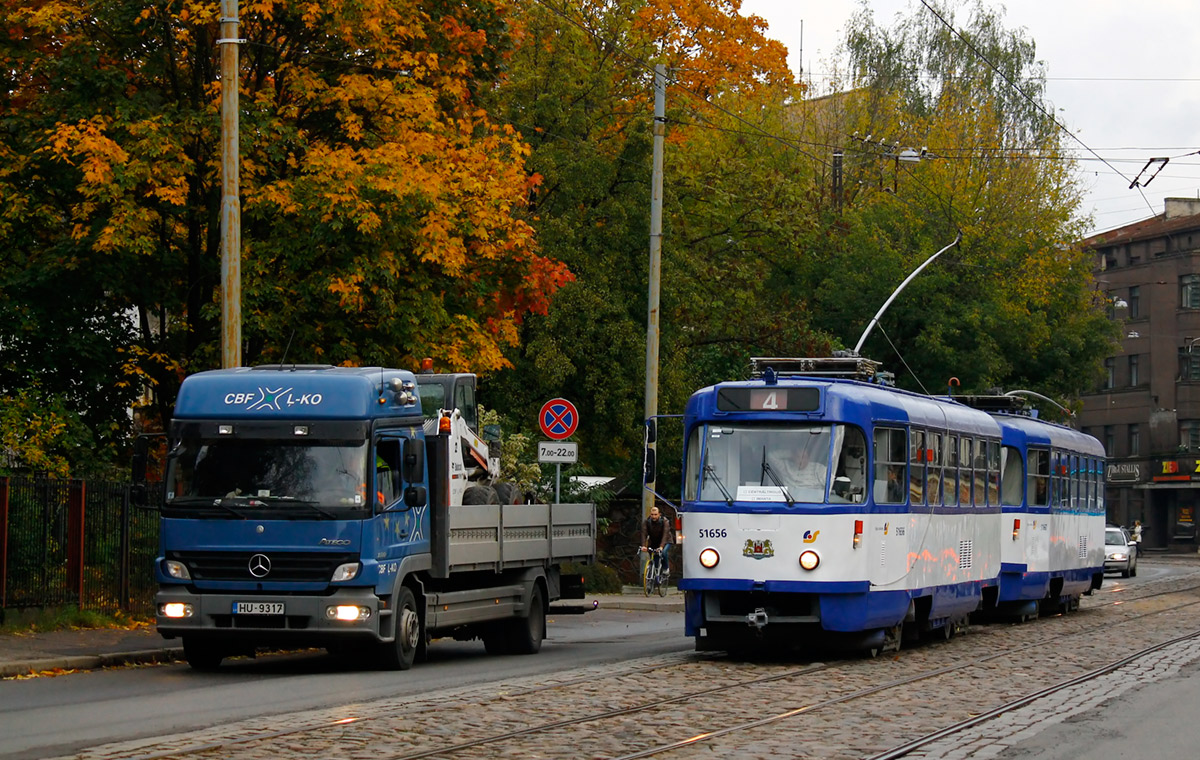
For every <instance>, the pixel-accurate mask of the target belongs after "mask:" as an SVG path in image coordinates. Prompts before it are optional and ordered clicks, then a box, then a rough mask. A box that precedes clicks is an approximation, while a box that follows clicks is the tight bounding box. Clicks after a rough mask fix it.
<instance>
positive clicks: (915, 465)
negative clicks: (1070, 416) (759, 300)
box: [679, 358, 1103, 651]
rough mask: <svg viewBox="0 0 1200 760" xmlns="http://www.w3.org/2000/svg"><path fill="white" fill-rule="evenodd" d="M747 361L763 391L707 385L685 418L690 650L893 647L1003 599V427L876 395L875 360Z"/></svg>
mask: <svg viewBox="0 0 1200 760" xmlns="http://www.w3.org/2000/svg"><path fill="white" fill-rule="evenodd" d="M754 361H755V366H756V375H757V377H756V379H753V380H749V381H744V382H730V383H721V384H718V385H715V386H711V387H708V388H704V389H701V390H700V391H697V392H696V393H695V394H693V395H692V397H691V399H690V400H689V402H688V405H687V409H686V411H685V414H684V430H685V450H684V484H683V498H682V505H681V512H682V514H681V518H682V523H683V533H684V534H685V535H686V536H687V540H686V543H685V544H684V547H685V550H684V552H683V554H684V558H683V576H682V579H681V580H680V582H679V587H680V589H682V590H683V591H684V592H685V599H686V631H687V634H688V635H689V636H693V637H694V638H695V640H696V648H697V649H700V650H719V649H724V650H732V651H747V650H749V649H751V648H756V647H760V646H762V645H763V643H764V642H765V643H766V644H767V645H768V646H778V647H790V646H795V645H802V644H805V643H810V642H822V641H824V642H827V643H833V644H837V645H841V646H850V647H862V648H868V649H888V648H895V647H898V646H899V643H900V639H901V636H902V635H913V634H919V633H922V632H927V631H941V632H944V633H946V634H949V633H951V632H953V631H954V629H955V627H956V626H958V625H959V624H960V623H961V622H962V621H964V620H965V619H966V618H967V616H968V615H970V614H971V613H972V612H974V611H976V610H978V609H980V608H981V607H983V606H984V603H985V601H986V602H988V603H992V604H994V603H995V602H997V601H998V600H999V598H1000V589H999V583H1000V577H1001V572H1002V568H1003V566H1004V563H1005V562H1007V559H1006V557H1007V558H1012V559H1015V557H1009V554H1007V553H1006V550H1007V547H1006V546H1005V544H1004V541H1005V540H1007V541H1009V542H1010V543H1013V538H1012V535H1011V534H1012V525H1011V524H1010V523H1009V522H1006V521H1008V520H1010V518H1009V515H1008V514H1007V513H1005V512H1004V510H1003V505H1002V498H1001V493H1002V484H1003V482H1004V481H1003V479H1002V464H1003V461H1004V459H1005V457H1004V449H1003V440H1004V436H1005V427H1003V426H1002V424H1001V422H1000V421H998V419H997V417H996V416H994V415H991V414H988V413H987V412H985V411H982V410H979V409H976V408H973V407H971V406H967V405H964V404H960V403H958V402H956V401H953V400H947V399H937V398H932V397H929V396H923V395H920V394H916V393H910V392H907V391H902V390H898V389H896V388H892V387H888V386H886V385H883V384H880V383H878V382H876V381H874V380H875V379H876V372H877V368H878V365H877V363H875V362H871V361H869V360H865V359H859V358H851V359H833V360H812V359H787V360H782V359H770V360H766V359H756V360H754ZM759 369H761V370H762V371H761V372H759V371H758V370H759ZM850 378H854V379H850ZM1017 424H1019V423H1013V425H1014V429H1015V427H1016V425H1017ZM1064 430H1065V429H1064ZM1027 435H1028V434H1027ZM1010 436H1016V433H1010ZM1026 445H1029V443H1028V442H1027V444H1026ZM1039 445H1040V444H1039ZM1012 448H1016V446H1012ZM1035 448H1036V447H1035ZM1046 448H1047V449H1048V450H1049V451H1051V452H1052V453H1053V452H1055V451H1066V450H1067V448H1066V447H1063V446H1061V445H1060V446H1059V448H1057V449H1056V448H1055V447H1054V446H1047V447H1046ZM1089 451H1090V450H1089ZM1090 455H1091V456H1094V455H1095V452H1094V451H1092V452H1090ZM1054 461H1058V460H1054ZM1070 461H1071V460H1070V459H1069V458H1068V463H1069V462H1070ZM1051 475H1052V473H1051ZM1060 480H1061V478H1060ZM1034 482H1035V484H1036V481H1034ZM1047 486H1049V487H1051V488H1054V487H1055V481H1054V480H1053V477H1051V479H1050V480H1048V481H1047ZM1059 487H1060V490H1061V488H1063V487H1064V486H1062V485H1061V484H1059ZM1067 511H1068V510H1066V509H1064V510H1063V511H1062V514H1063V515H1065V514H1066V513H1067ZM1014 514H1015V513H1014ZM1021 514H1022V515H1024V514H1025V513H1021ZM1052 514H1053V513H1052ZM1020 519H1029V518H1020ZM1022 524H1023V525H1024V524H1025V523H1024V522H1023V523H1022ZM1068 527H1069V526H1068V525H1065V524H1064V525H1063V530H1066V529H1067V528H1068ZM1102 530H1103V526H1102V525H1101V536H1102ZM1047 534H1048V535H1049V536H1051V537H1053V536H1055V535H1058V534H1057V533H1053V532H1051V531H1050V530H1048V531H1047ZM1025 535H1026V536H1027V537H1029V532H1027V533H1025ZM1081 535H1082V534H1081ZM1088 536H1089V541H1091V540H1092V539H1091V537H1090V534H1088ZM1029 540H1030V541H1032V539H1029ZM1018 543H1020V542H1018ZM1088 546H1089V553H1088V555H1087V562H1094V561H1095V559H1094V558H1093V557H1092V555H1091V553H1090V548H1091V543H1089V545H1088ZM1062 550H1063V551H1064V552H1067V553H1069V551H1068V548H1067V547H1066V546H1064V547H1062ZM1056 551H1058V550H1057V549H1051V550H1050V553H1051V554H1052V555H1053V556H1055V557H1059V555H1058V554H1055V552H1056ZM1064 556H1065V555H1064ZM1098 556H1099V561H1098V563H1097V565H1094V566H1093V567H1095V566H1102V565H1103V550H1102V547H1100V554H1099V555H1098ZM1010 564H1011V565H1012V569H1013V572H1014V573H1016V572H1017V566H1018V565H1020V564H1021V563H1019V562H1015V561H1014V562H1012V563H1010ZM1025 564H1026V570H1025V571H1022V573H1024V572H1027V571H1028V570H1029V563H1028V562H1026V563H1025ZM1047 567H1048V568H1049V565H1048V566H1047ZM1033 569H1034V571H1035V572H1036V571H1038V570H1039V569H1040V568H1038V567H1036V566H1035V567H1034V568H1033ZM1055 577H1061V578H1062V579H1063V586H1062V588H1061V589H1060V591H1061V592H1062V593H1063V594H1068V595H1069V594H1071V593H1077V591H1076V589H1077V586H1076V585H1075V583H1076V580H1077V579H1076V578H1075V576H1074V575H1071V578H1072V580H1071V584H1072V585H1070V586H1067V585H1066V584H1067V580H1066V579H1067V575H1066V574H1065V573H1064V574H1061V575H1059V576H1055ZM1091 582H1092V578H1091V576H1090V575H1088V577H1087V583H1088V584H1090V583H1091ZM1025 593H1032V584H1029V585H1028V586H1027V587H1026V591H1025Z"/></svg>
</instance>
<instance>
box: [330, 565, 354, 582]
mask: <svg viewBox="0 0 1200 760" xmlns="http://www.w3.org/2000/svg"><path fill="white" fill-rule="evenodd" d="M359 567H361V565H359V564H358V563H357V562H347V563H346V564H344V565H338V566H337V569H336V570H334V571H333V578H332V579H331V581H332V582H333V583H337V582H338V581H352V580H354V579H355V578H357V577H358V568H359Z"/></svg>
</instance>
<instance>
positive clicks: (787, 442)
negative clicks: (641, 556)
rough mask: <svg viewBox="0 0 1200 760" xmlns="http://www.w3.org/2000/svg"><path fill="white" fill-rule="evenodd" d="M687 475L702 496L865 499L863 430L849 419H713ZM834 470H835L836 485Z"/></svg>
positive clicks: (793, 500)
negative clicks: (847, 422)
mask: <svg viewBox="0 0 1200 760" xmlns="http://www.w3.org/2000/svg"><path fill="white" fill-rule="evenodd" d="M696 444H698V445H701V446H703V454H702V455H698V454H699V452H689V454H688V457H687V461H688V472H687V474H686V476H685V477H687V478H689V479H691V478H698V480H699V498H700V499H701V500H703V501H725V502H728V501H729V498H730V497H732V498H733V499H735V500H737V501H743V502H744V501H767V502H785V503H787V504H788V505H789V506H790V505H792V504H794V503H796V502H803V503H810V504H811V503H817V504H820V503H825V502H837V503H847V502H854V501H859V500H861V498H862V496H861V494H862V492H863V481H864V478H863V473H864V472H865V450H866V447H865V445H864V439H863V436H862V432H861V431H860V430H858V429H857V428H853V427H849V426H845V425H829V424H803V425H778V424H772V425H765V424H758V425H709V426H708V427H706V428H704V430H703V433H702V436H701V438H699V439H698V440H696V441H694V442H693V445H696ZM830 472H832V473H833V475H834V477H833V478H832V491H831V488H830V486H831V478H830Z"/></svg>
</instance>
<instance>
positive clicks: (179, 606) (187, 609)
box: [158, 602, 192, 618]
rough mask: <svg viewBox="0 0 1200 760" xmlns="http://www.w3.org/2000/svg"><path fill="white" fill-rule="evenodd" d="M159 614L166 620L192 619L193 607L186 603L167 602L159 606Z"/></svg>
mask: <svg viewBox="0 0 1200 760" xmlns="http://www.w3.org/2000/svg"><path fill="white" fill-rule="evenodd" d="M158 614H159V615H162V616H163V617H165V618H190V617H191V616H192V605H190V604H188V603H186V602H167V603H166V604H160V605H158Z"/></svg>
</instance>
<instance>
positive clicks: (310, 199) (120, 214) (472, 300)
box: [0, 0, 571, 435]
mask: <svg viewBox="0 0 1200 760" xmlns="http://www.w3.org/2000/svg"><path fill="white" fill-rule="evenodd" d="M0 7H3V9H4V10H3V13H4V21H5V25H4V29H5V31H4V33H3V34H2V35H0V71H3V72H4V73H3V75H2V76H4V77H5V82H4V85H5V86H4V87H3V89H2V90H0V197H3V198H4V201H5V202H4V204H3V207H2V208H0V243H2V245H0V272H2V273H3V274H0V391H4V390H10V391H11V390H14V389H20V388H23V387H28V386H29V384H30V376H31V375H37V376H38V377H40V378H41V380H42V382H43V383H44V387H45V390H46V391H47V392H50V393H65V394H66V397H67V398H68V399H72V400H73V401H74V402H75V405H74V406H73V408H74V409H75V412H76V413H77V414H79V415H80V416H81V418H82V419H85V420H86V421H87V422H88V424H89V426H90V427H91V428H92V429H93V430H96V431H98V432H99V433H100V434H102V435H111V434H112V432H113V431H112V430H110V429H109V428H111V427H112V426H114V425H115V426H117V427H118V428H119V427H123V422H124V421H125V420H126V409H127V408H128V405H129V404H130V403H131V402H133V401H134V400H135V399H136V398H137V397H138V395H139V393H140V392H141V390H142V388H143V387H149V388H150V389H151V390H152V391H153V399H154V401H155V404H156V406H155V409H154V413H155V414H154V416H155V417H157V418H158V419H159V420H164V419H165V418H166V417H167V416H168V415H169V410H170V406H171V403H172V401H173V398H174V391H175V388H176V387H177V384H178V382H179V380H180V378H181V377H182V375H183V374H184V373H187V372H192V371H196V370H200V369H206V368H210V367H212V366H214V365H215V364H216V363H217V356H218V345H217V325H216V321H217V319H218V313H219V311H218V309H217V296H218V290H217V289H218V286H219V263H220V256H219V252H218V243H219V227H218V211H219V203H220V197H219V193H220V183H219V167H220V154H219V137H220V135H219V113H218V104H219V97H220V88H221V86H222V83H221V82H220V81H218V78H217V76H216V60H217V55H218V54H217V51H216V46H215V44H214V42H215V40H216V38H217V37H218V36H219V35H218V31H219V29H218V24H219V10H220V9H219V4H218V3H217V2H188V3H182V4H181V3H168V2H161V1H155V0H106V1H103V2H99V3H85V2H82V1H81V0H43V1H41V2H35V3H27V2H16V1H15V0H5V2H4V3H3V5H2V6H0ZM242 11H243V15H242V19H241V20H242V27H241V34H242V36H243V37H245V38H246V40H247V43H246V44H245V45H244V46H243V47H242V52H241V61H242V67H241V71H240V77H239V82H238V85H239V87H240V90H241V102H242V114H241V147H240V152H241V156H242V168H241V179H242V188H243V198H242V202H243V205H242V208H243V217H242V221H243V233H242V240H243V250H242V257H243V264H242V273H243V304H242V315H243V323H244V326H243V332H244V336H245V347H244V352H243V356H244V360H245V362H246V363H248V364H251V363H259V362H264V361H267V362H269V361H281V360H283V359H285V358H286V359H287V360H288V361H296V362H313V361H316V362H327V363H333V364H368V363H379V364H389V365H397V366H413V365H414V361H415V359H416V358H419V357H421V356H432V357H433V358H434V359H435V360H436V361H437V362H438V364H439V366H441V367H444V368H449V369H465V368H468V367H469V368H472V369H476V370H480V371H488V370H495V369H498V368H501V367H504V366H507V363H508V359H507V358H506V357H505V356H504V350H505V349H506V348H507V347H510V346H512V345H514V344H515V343H516V341H517V340H518V334H517V330H518V325H519V324H520V322H521V320H522V318H523V317H525V316H526V315H529V314H539V313H544V312H546V310H547V308H548V305H549V299H550V297H551V296H552V294H553V293H554V292H555V290H556V289H557V288H558V287H560V286H561V285H562V284H563V283H565V282H568V281H569V280H570V278H571V275H570V273H569V271H568V270H567V269H566V267H565V266H563V265H562V264H560V263H558V262H556V261H554V260H553V259H551V258H547V257H546V256H543V255H542V254H541V253H539V250H538V248H537V246H536V244H535V241H534V235H533V230H532V228H531V226H530V225H529V223H528V222H527V221H526V220H524V219H522V218H521V215H520V214H521V209H522V207H523V205H524V203H525V201H526V197H527V194H528V193H529V191H530V189H531V184H532V183H533V182H535V181H536V180H534V179H532V178H531V177H530V175H529V174H528V173H527V172H526V169H525V160H526V158H527V155H528V147H527V146H526V144H525V143H524V142H523V141H522V139H521V138H520V136H519V135H518V134H517V133H516V132H515V130H513V129H512V128H511V127H508V126H505V125H503V124H501V123H498V122H497V121H495V120H494V119H493V118H492V117H491V116H489V114H488V113H487V112H486V111H485V110H483V109H482V108H480V107H479V105H478V102H477V101H478V98H479V96H480V93H482V92H487V91H489V90H490V89H491V88H492V87H494V85H495V82H496V81H497V77H498V76H499V71H500V69H501V68H502V67H503V66H504V62H505V59H506V57H507V56H508V54H509V50H510V47H511V45H510V41H509V37H508V31H507V29H508V27H507V24H506V14H507V12H508V7H507V3H506V2H505V1H504V0H468V2H455V3H447V2H417V0H367V2H354V3H347V2H340V1H339V0H332V1H331V2H327V3H321V4H303V3H296V2H291V1H290V0H279V1H278V2H276V1H275V0H264V1H262V2H251V3H247V4H243V6H242ZM285 355H286V357H285Z"/></svg>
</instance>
